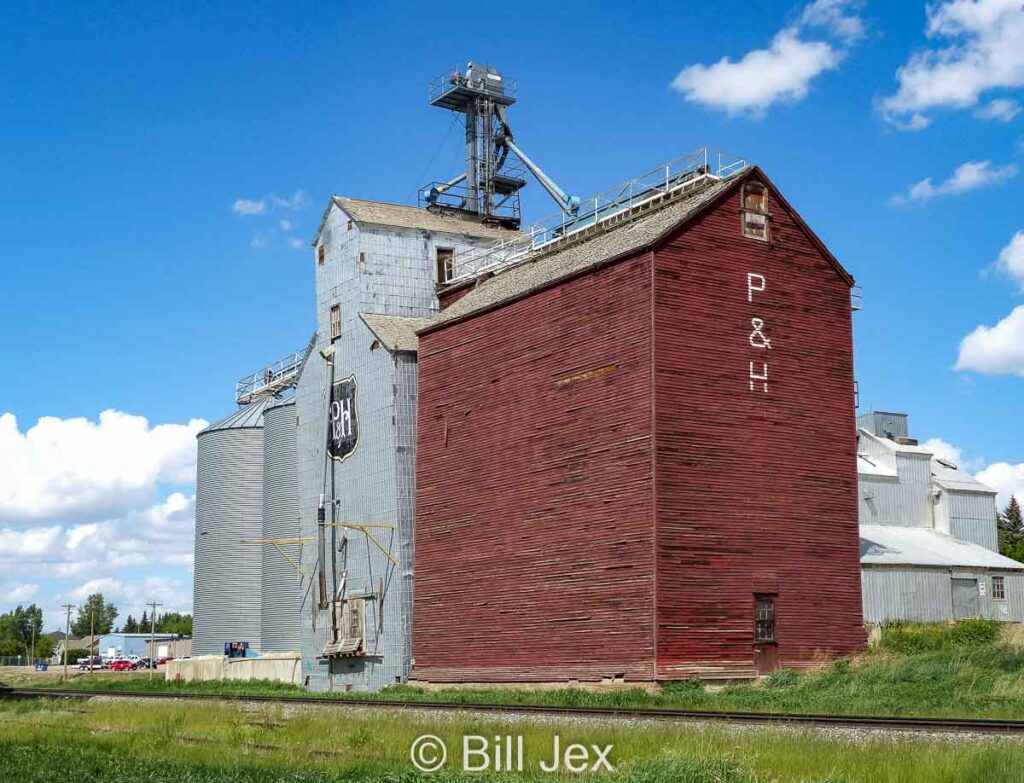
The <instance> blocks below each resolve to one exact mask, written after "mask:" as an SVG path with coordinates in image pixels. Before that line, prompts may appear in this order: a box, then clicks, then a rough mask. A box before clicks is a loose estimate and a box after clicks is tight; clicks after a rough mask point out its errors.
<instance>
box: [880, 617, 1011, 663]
mask: <svg viewBox="0 0 1024 783" xmlns="http://www.w3.org/2000/svg"><path fill="white" fill-rule="evenodd" d="M998 639H999V623H998V622H996V621H995V620H981V619H975V620H961V621H960V622H959V623H957V624H955V625H943V624H936V623H892V624H890V625H887V626H886V627H884V628H883V629H882V638H881V641H880V642H879V646H880V647H882V648H883V649H886V650H891V651H893V652H899V653H903V654H905V655H910V654H913V653H922V652H928V651H932V650H952V649H958V648H967V647H983V646H985V645H988V644H992V643H993V642H996V641H997V640H998Z"/></svg>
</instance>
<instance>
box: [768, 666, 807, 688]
mask: <svg viewBox="0 0 1024 783" xmlns="http://www.w3.org/2000/svg"><path fill="white" fill-rule="evenodd" d="M798 682H800V673H799V672H797V671H794V670H793V669H778V670H777V671H774V672H772V673H771V674H769V675H768V676H767V677H765V678H764V684H765V685H766V686H767V687H769V688H790V687H792V686H794V685H796V684H797V683H798Z"/></svg>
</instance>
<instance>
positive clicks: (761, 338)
mask: <svg viewBox="0 0 1024 783" xmlns="http://www.w3.org/2000/svg"><path fill="white" fill-rule="evenodd" d="M750 325H751V326H753V327H754V331H752V332H751V333H750V344H751V345H752V346H754V347H755V348H766V349H768V350H771V347H772V341H771V340H769V339H768V336H767V335H766V334H765V333H764V332H763V331H762V329H764V321H763V320H761V319H760V318H751V319H750Z"/></svg>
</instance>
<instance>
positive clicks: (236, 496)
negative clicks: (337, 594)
mask: <svg viewBox="0 0 1024 783" xmlns="http://www.w3.org/2000/svg"><path fill="white" fill-rule="evenodd" d="M270 402H271V401H269V400H261V401H259V402H254V403H251V404H250V405H247V406H245V407H244V408H240V409H239V410H238V411H236V412H235V413H232V414H231V415H230V416H227V417H225V418H223V419H221V420H220V421H218V422H216V423H215V424H211V425H210V426H209V427H207V428H206V429H205V430H203V431H202V432H200V433H199V436H198V447H199V448H198V469H197V477H196V549H195V590H194V598H193V602H194V603H193V615H194V650H193V654H194V655H218V654H220V653H222V652H223V650H224V643H225V642H229V641H245V642H249V646H250V648H253V649H255V650H258V649H259V647H260V642H261V633H260V617H261V612H262V605H261V599H260V596H261V593H262V581H263V580H262V571H263V552H262V547H261V545H259V544H254V543H245V542H246V541H252V540H254V539H258V538H261V537H262V535H263V412H264V410H265V409H266V407H267V405H268V404H269V403H270Z"/></svg>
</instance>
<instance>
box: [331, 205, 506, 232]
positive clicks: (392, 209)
mask: <svg viewBox="0 0 1024 783" xmlns="http://www.w3.org/2000/svg"><path fill="white" fill-rule="evenodd" d="M331 202H332V203H333V204H335V205H337V206H338V207H340V208H341V209H342V210H344V212H345V214H347V215H348V216H349V217H351V218H352V220H354V221H355V222H356V223H364V224H370V225H377V226H394V227H397V228H415V229H422V230H424V231H437V232H439V233H444V234H460V235H463V236H469V237H484V238H487V239H507V238H509V237H512V236H515V235H516V234H518V233H519V232H517V231H512V230H510V229H506V228H495V227H494V226H485V225H484V224H482V223H478V222H476V221H474V220H466V219H464V218H460V217H458V216H455V215H444V214H440V213H437V212H431V211H429V210H427V209H423V208H422V207H411V206H409V205H407V204H390V203H388V202H386V201H364V200H363V199H358V198H348V197H347V196H334V197H333V198H332V199H331Z"/></svg>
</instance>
